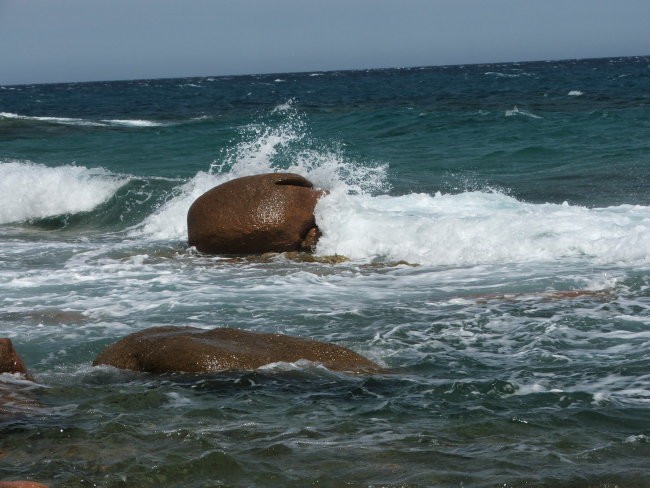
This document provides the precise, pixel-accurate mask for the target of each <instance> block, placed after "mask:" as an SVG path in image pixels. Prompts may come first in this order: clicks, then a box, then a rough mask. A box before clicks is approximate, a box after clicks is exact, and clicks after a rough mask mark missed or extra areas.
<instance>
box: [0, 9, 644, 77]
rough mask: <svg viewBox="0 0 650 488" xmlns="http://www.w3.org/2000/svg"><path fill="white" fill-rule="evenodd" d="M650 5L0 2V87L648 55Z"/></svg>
mask: <svg viewBox="0 0 650 488" xmlns="http://www.w3.org/2000/svg"><path fill="white" fill-rule="evenodd" d="M649 22H650V1H649V0H534V1H531V0H320V1H316V0H0V84H3V85H8V84H25V83H52V82H73V81H103V80H118V79H141V78H171V77H185V76H217V75H234V74H253V73H283V72H295V71H325V70H343V69H366V68H382V67H405V66H433V65H449V64H470V63H490V62H508V61H533V60H549V59H553V60H556V59H574V58H593V57H609V56H635V55H648V54H650V27H649Z"/></svg>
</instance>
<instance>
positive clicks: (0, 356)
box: [0, 338, 28, 375]
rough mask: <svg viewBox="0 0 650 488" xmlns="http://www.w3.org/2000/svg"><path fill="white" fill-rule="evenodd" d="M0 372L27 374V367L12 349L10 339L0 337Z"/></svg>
mask: <svg viewBox="0 0 650 488" xmlns="http://www.w3.org/2000/svg"><path fill="white" fill-rule="evenodd" d="M0 373H21V374H24V375H27V374H28V373H27V368H25V364H24V363H23V361H22V359H20V356H19V355H18V353H17V352H16V350H15V349H14V345H13V343H12V342H11V339H5V338H3V339H0Z"/></svg>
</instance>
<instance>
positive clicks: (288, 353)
mask: <svg viewBox="0 0 650 488" xmlns="http://www.w3.org/2000/svg"><path fill="white" fill-rule="evenodd" d="M301 359H305V360H308V361H313V362H318V363H321V364H323V365H324V366H325V367H327V368H329V369H331V370H335V371H345V372H350V373H372V372H379V371H381V367H380V366H378V365H377V364H375V363H373V362H372V361H370V360H368V359H366V358H364V357H363V356H361V355H359V354H357V353H355V352H353V351H351V350H350V349H346V348H345V347H341V346H336V345H334V344H329V343H326V342H318V341H314V340H310V339H301V338H298V337H291V336H286V335H282V334H266V333H260V332H247V331H243V330H238V329H225V328H216V329H212V330H204V329H198V328H196V327H173V326H168V327H153V328H150V329H145V330H143V331H141V332H136V333H134V334H131V335H128V336H126V337H125V338H124V339H122V340H120V341H118V342H116V343H115V344H112V345H110V346H108V347H106V349H104V350H103V351H102V352H101V353H100V354H99V356H97V359H95V362H94V363H93V366H98V365H101V364H105V365H109V366H114V367H116V368H120V369H131V370H134V371H147V372H150V373H167V372H186V373H213V372H220V371H227V370H250V369H256V368H259V367H261V366H264V365H266V364H270V363H276V362H291V363H293V362H296V361H299V360H301Z"/></svg>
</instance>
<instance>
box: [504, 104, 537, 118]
mask: <svg viewBox="0 0 650 488" xmlns="http://www.w3.org/2000/svg"><path fill="white" fill-rule="evenodd" d="M516 116H523V117H530V118H531V119H542V118H543V117H540V116H539V115H535V114H534V113H532V112H528V111H527V110H521V109H519V108H517V106H516V105H515V107H514V108H513V109H512V110H506V117H516Z"/></svg>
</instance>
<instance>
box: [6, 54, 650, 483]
mask: <svg viewBox="0 0 650 488" xmlns="http://www.w3.org/2000/svg"><path fill="white" fill-rule="evenodd" d="M284 171H290V172H294V173H299V174H301V175H304V176H305V177H307V178H308V179H310V180H311V181H312V182H313V183H314V184H315V186H316V187H318V188H322V189H325V190H327V191H328V193H327V195H326V196H325V197H323V198H322V199H321V200H320V201H319V203H318V205H317V207H316V219H317V224H318V225H319V227H320V229H321V231H322V233H323V236H322V238H321V240H320V242H319V244H318V246H317V248H316V251H315V253H314V255H305V254H271V255H263V256H258V257H236V258H232V257H224V256H207V255H201V254H200V253H198V252H196V250H194V249H192V248H189V247H188V245H187V234H186V233H187V229H186V214H187V210H188V208H189V206H190V204H191V203H192V202H193V201H194V199H196V198H197V197H198V196H199V195H201V194H202V193H204V192H205V191H207V190H208V189H210V188H212V187H213V186H216V185H218V184H220V183H223V182H225V181H228V180H231V179H233V178H236V177H240V176H246V175H252V174H258V173H267V172H284ZM0 304H1V306H0V337H8V338H11V339H12V341H13V343H14V346H15V347H16V349H17V350H18V352H19V353H20V355H21V356H22V358H23V360H24V362H25V363H26V365H27V366H28V368H29V369H30V370H31V372H32V374H33V376H34V381H29V380H27V379H25V378H22V377H18V376H15V375H9V374H4V375H0V397H2V399H3V400H2V402H3V403H2V404H0V479H5V480H11V479H31V480H36V481H40V482H43V483H46V484H49V485H50V486H52V487H94V486H97V487H138V488H143V487H161V486H162V487H184V488H187V487H215V486H228V487H250V486H259V487H267V486H269V487H273V486H277V487H305V486H314V487H315V486H318V487H321V486H323V487H339V486H341V487H342V486H346V487H398V486H399V487H479V488H481V487H504V488H505V487H575V488H582V487H584V488H587V487H600V488H605V487H607V488H613V487H626V488H629V487H648V486H650V468H649V464H648V459H650V355H649V353H648V351H649V346H650V58H649V57H632V58H612V59H588V60H570V61H550V62H530V63H508V64H489V65H488V64H486V65H466V66H443V67H423V68H404V69H384V70H361V71H341V72H313V73H284V74H272V75H257V76H232V77H225V76H214V77H203V78H183V79H162V80H137V81H111V82H101V83H100V82H97V83H96V82H93V83H67V84H50V85H21V86H0ZM159 325H192V326H195V327H202V328H211V327H215V326H221V327H233V328H240V329H244V330H250V331H261V332H271V333H283V334H290V335H295V336H299V337H305V338H311V339H316V340H321V341H328V342H332V343H334V344H338V345H342V346H345V347H348V348H350V349H353V350H354V351H356V352H358V353H360V354H362V355H364V356H366V357H368V358H370V359H372V360H373V361H375V362H377V363H379V364H381V365H382V366H384V367H385V368H386V369H387V372H386V373H385V374H375V375H349V374H344V373H338V372H332V371H329V370H327V369H325V368H324V367H322V366H320V365H318V364H314V363H305V362H298V363H295V364H293V363H291V364H289V363H276V364H271V365H268V366H265V367H263V368H260V369H258V370H254V371H234V372H226V373H223V374H213V375H185V374H165V375H152V374H145V373H135V372H128V371H121V370H117V369H113V368H109V367H92V366H91V363H92V361H93V359H94V358H95V356H96V355H97V354H98V353H99V352H100V351H101V350H102V349H103V348H104V347H105V346H106V345H108V344H110V343H113V342H115V341H117V340H118V339H120V338H122V337H124V336H125V335H127V334H129V333H132V332H136V331H139V330H142V329H145V328H148V327H152V326H159Z"/></svg>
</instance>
